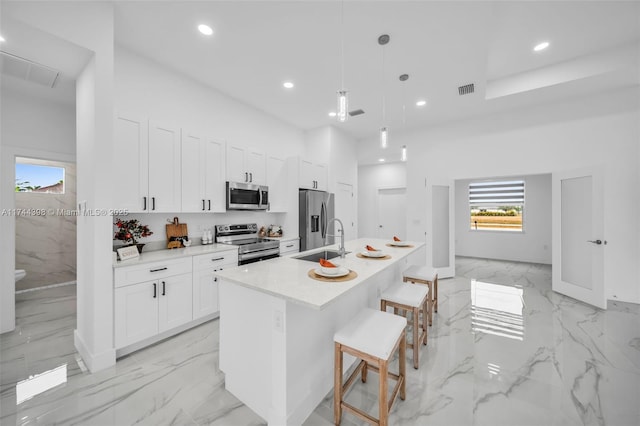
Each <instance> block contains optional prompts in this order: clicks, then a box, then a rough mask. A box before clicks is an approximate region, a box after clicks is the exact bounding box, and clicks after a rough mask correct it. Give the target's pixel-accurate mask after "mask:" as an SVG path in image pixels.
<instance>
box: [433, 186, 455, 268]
mask: <svg viewBox="0 0 640 426" xmlns="http://www.w3.org/2000/svg"><path fill="white" fill-rule="evenodd" d="M454 188H455V186H454V182H453V181H452V180H448V179H428V180H427V195H426V196H427V235H426V245H427V264H428V265H429V266H432V267H433V268H436V269H437V270H438V278H449V277H453V276H455V274H456V259H455V218H454Z"/></svg>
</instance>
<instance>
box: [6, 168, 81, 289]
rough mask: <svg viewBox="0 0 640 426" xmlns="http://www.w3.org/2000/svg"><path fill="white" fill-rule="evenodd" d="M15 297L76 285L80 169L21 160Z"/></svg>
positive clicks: (16, 189)
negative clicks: (19, 275) (18, 275)
mask: <svg viewBox="0 0 640 426" xmlns="http://www.w3.org/2000/svg"><path fill="white" fill-rule="evenodd" d="M15 167H16V172H15V179H16V186H15V212H16V214H15V218H16V227H15V230H16V239H15V241H16V244H15V256H16V257H15V259H16V262H15V263H16V270H24V271H25V272H26V274H25V275H24V277H23V278H21V279H20V280H19V281H17V282H16V293H20V292H24V291H31V290H35V289H41V288H43V287H44V288H46V287H51V286H59V285H66V284H75V283H76V211H77V210H76V166H75V164H74V163H70V162H62V161H53V160H43V159H35V158H27V157H16V161H15Z"/></svg>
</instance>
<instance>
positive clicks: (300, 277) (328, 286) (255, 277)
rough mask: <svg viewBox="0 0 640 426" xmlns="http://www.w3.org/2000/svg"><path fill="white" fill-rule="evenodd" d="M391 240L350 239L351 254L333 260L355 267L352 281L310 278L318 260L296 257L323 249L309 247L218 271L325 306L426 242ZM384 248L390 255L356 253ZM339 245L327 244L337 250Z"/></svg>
mask: <svg viewBox="0 0 640 426" xmlns="http://www.w3.org/2000/svg"><path fill="white" fill-rule="evenodd" d="M390 242H391V241H389V240H381V239H376V238H361V239H358V240H352V241H347V242H346V243H345V247H346V249H347V251H348V252H350V253H349V254H347V255H346V256H345V258H344V259H340V258H339V257H336V258H334V259H330V260H331V262H333V263H335V264H337V265H339V266H344V267H346V268H349V269H351V270H353V271H355V272H356V273H357V274H358V276H357V277H356V278H354V279H353V280H351V281H340V282H333V283H330V282H323V281H317V280H314V279H312V278H310V277H309V276H308V275H307V273H308V272H309V270H310V269H315V268H317V267H319V266H320V265H319V264H318V263H317V262H309V261H305V260H300V259H295V257H297V256H302V255H304V254H310V253H316V252H319V251H323V250H324V248H323V249H314V250H309V251H306V252H303V253H300V254H297V255H295V257H280V258H276V259H270V260H266V261H262V262H257V263H251V264H248V265H241V266H238V267H237V268H232V269H226V270H224V271H219V272H216V275H217V276H218V277H220V278H223V279H225V280H227V281H229V282H233V283H235V284H238V285H241V286H243V287H247V288H251V289H254V290H257V291H261V292H263V293H267V294H271V295H273V296H276V297H280V298H283V299H286V300H289V301H291V302H294V303H297V304H301V305H304V306H308V307H311V308H315V309H322V308H324V307H325V306H327V305H328V304H329V303H331V302H332V301H333V300H335V299H336V298H337V297H339V296H340V295H341V294H343V293H345V292H347V291H349V290H350V289H352V288H353V287H355V286H358V285H360V284H362V283H363V282H364V281H366V280H367V279H368V278H370V277H371V276H373V275H375V274H376V273H378V272H380V271H382V270H384V269H386V268H388V267H390V266H391V265H394V264H395V263H396V262H398V261H400V260H401V259H403V258H405V257H406V256H408V255H409V254H411V253H413V252H414V251H416V250H418V249H419V248H421V247H422V246H423V245H424V243H422V242H415V241H408V243H410V244H411V245H413V247H387V246H386V244H387V243H390ZM367 244H368V245H371V246H373V247H375V248H377V249H380V250H383V251H384V252H385V253H386V254H388V255H390V256H391V259H387V260H379V259H361V258H358V257H356V254H357V253H360V252H363V251H364V250H365V246H366V245H367ZM337 247H338V245H337V244H333V245H330V246H327V248H329V249H332V250H335V249H337Z"/></svg>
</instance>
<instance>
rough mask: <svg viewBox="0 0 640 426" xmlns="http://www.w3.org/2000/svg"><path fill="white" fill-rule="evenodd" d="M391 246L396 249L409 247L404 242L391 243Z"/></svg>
mask: <svg viewBox="0 0 640 426" xmlns="http://www.w3.org/2000/svg"><path fill="white" fill-rule="evenodd" d="M390 244H391V245H392V246H396V247H406V246H408V245H410V244H409V243H408V242H406V241H391V243H390Z"/></svg>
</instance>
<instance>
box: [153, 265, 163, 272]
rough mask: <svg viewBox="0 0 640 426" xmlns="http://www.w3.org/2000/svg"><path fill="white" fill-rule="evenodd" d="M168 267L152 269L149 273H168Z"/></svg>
mask: <svg viewBox="0 0 640 426" xmlns="http://www.w3.org/2000/svg"><path fill="white" fill-rule="evenodd" d="M166 270H167V267H166V266H165V267H164V268H158V269H150V270H149V272H160V271H166Z"/></svg>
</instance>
